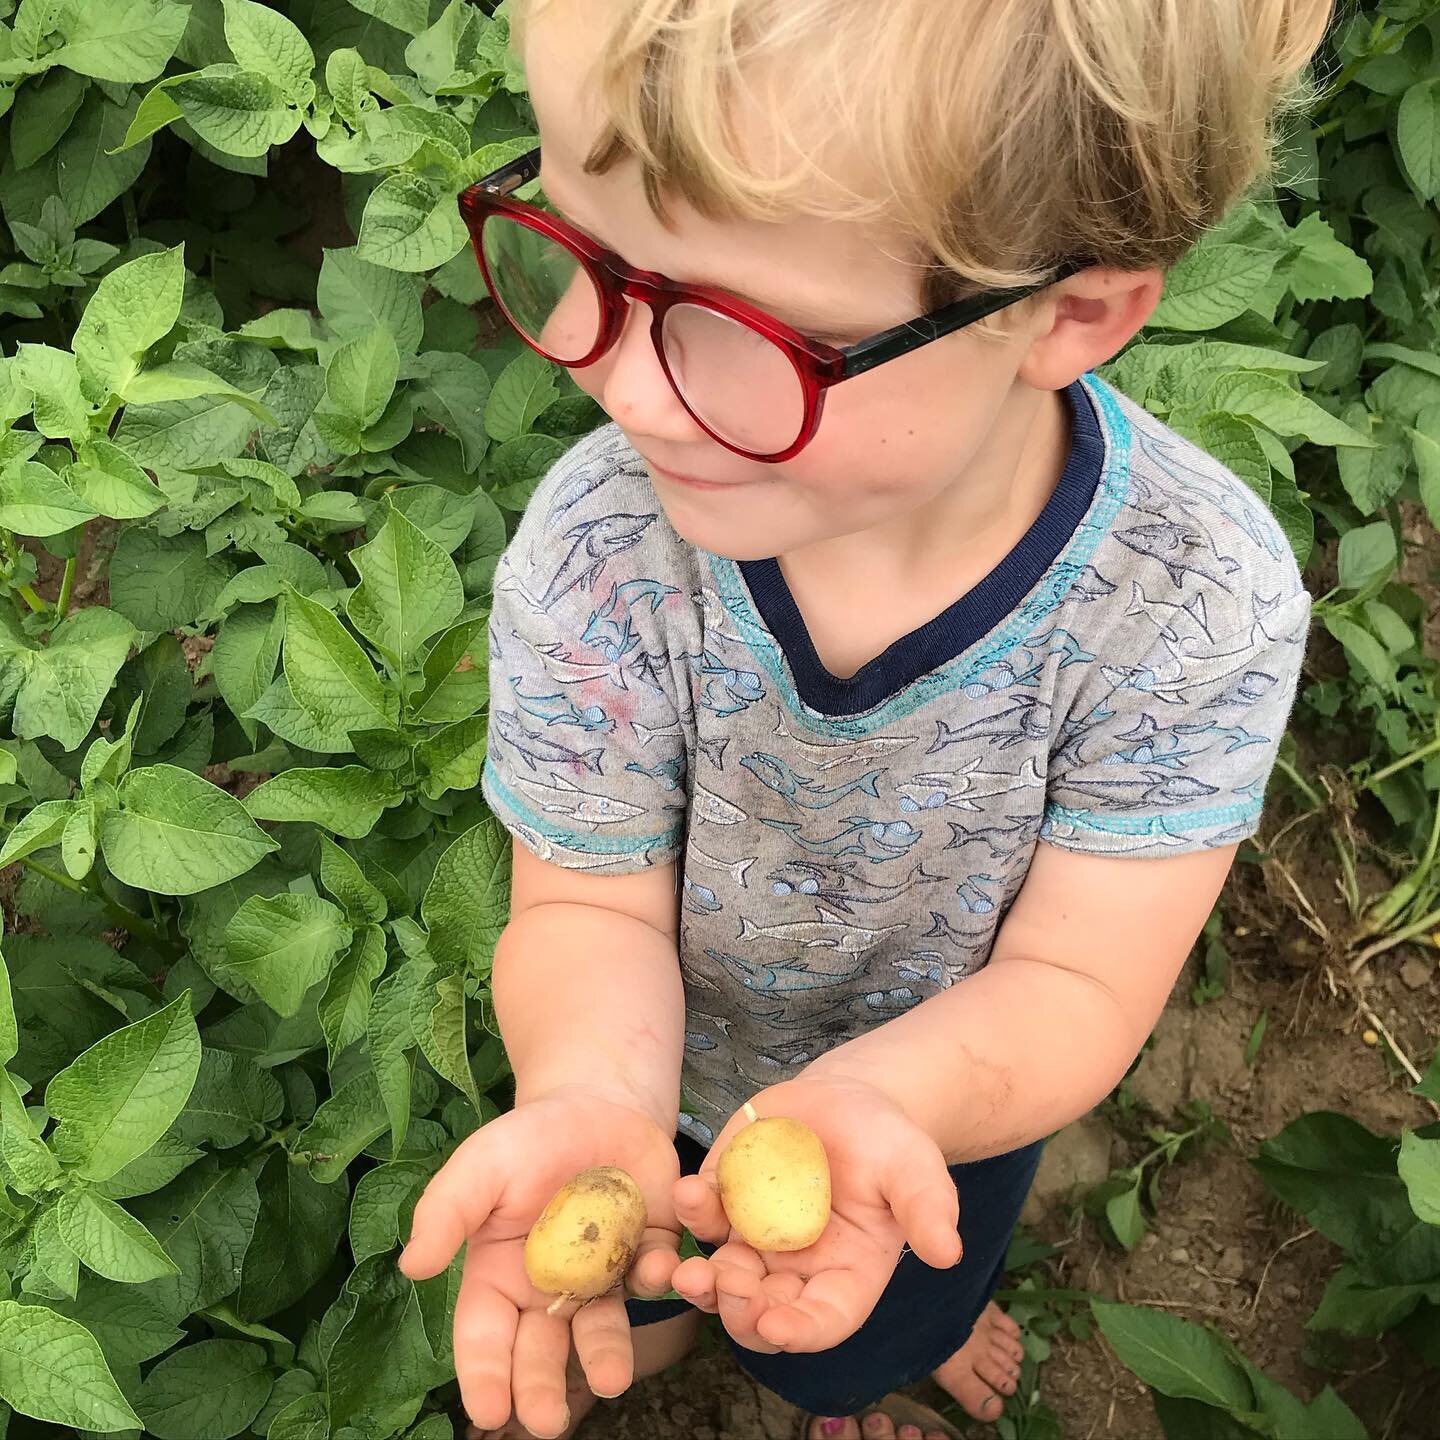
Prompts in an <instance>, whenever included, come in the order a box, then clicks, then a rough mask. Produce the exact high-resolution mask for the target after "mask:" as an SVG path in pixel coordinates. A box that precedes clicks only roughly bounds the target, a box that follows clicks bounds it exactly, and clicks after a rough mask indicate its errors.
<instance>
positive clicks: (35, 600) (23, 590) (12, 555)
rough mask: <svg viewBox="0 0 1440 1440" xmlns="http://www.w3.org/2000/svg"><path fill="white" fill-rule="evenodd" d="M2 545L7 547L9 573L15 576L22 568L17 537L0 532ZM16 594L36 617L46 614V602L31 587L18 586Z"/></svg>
mask: <svg viewBox="0 0 1440 1440" xmlns="http://www.w3.org/2000/svg"><path fill="white" fill-rule="evenodd" d="M0 545H3V546H4V547H5V558H6V559H7V560H8V561H9V562H10V563H9V572H10V574H12V575H13V574H14V573H15V571H16V570H17V569H19V567H20V547H19V546H18V545H17V544H16V543H15V537H14V536H13V535H12V534H11V533H10V532H9V531H8V530H0ZM7 578H8V577H7ZM15 593H16V594H17V595H18V596H19V597H20V598H21V599H22V600H23V601H24V602H25V603H26V604H27V605H28V606H29V607H30V609H31V610H32V611H33V612H34V613H35V614H36V615H43V614H44V613H45V610H46V608H47V607H46V605H45V602H44V601H43V600H42V599H41V598H40V597H39V596H38V595H37V594H36V593H35V591H34V590H33V589H32V588H31V587H30V586H29V585H17V586H16V587H15Z"/></svg>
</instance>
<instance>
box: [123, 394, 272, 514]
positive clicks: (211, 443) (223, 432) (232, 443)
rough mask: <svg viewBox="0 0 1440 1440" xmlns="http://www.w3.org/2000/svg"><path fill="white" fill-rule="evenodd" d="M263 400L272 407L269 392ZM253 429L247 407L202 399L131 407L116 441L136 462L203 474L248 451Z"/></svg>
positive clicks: (220, 397)
mask: <svg viewBox="0 0 1440 1440" xmlns="http://www.w3.org/2000/svg"><path fill="white" fill-rule="evenodd" d="M282 373H288V372H282ZM262 400H263V401H264V403H265V405H266V407H267V408H272V401H271V389H270V388H267V389H266V391H265V394H264V396H263V397H262ZM276 413H277V414H279V412H278V411H277V412H276ZM254 428H255V420H254V417H253V416H252V415H251V414H250V413H249V411H248V410H247V409H246V408H245V406H243V405H240V404H238V403H237V402H236V401H234V400H231V399H228V398H227V397H225V396H223V395H201V396H197V397H196V398H195V399H193V400H166V401H163V402H162V403H160V404H158V405H127V406H126V407H125V411H124V415H123V418H122V419H121V421H120V429H119V431H118V432H117V434H116V436H115V438H116V440H117V441H118V442H119V443H120V444H121V445H123V446H124V447H125V449H127V450H128V451H129V452H130V458H131V459H132V460H135V461H136V462H137V463H139V464H141V465H144V466H146V467H147V468H149V469H152V470H154V469H158V468H160V467H162V466H169V467H172V468H174V469H177V470H203V469H204V468H205V467H206V466H207V465H218V464H219V463H220V462H221V461H222V460H228V459H229V458H230V457H231V456H232V455H237V454H239V453H240V452H241V451H242V450H244V448H245V445H246V443H247V441H248V440H249V438H250V432H251V431H252V430H253V429H254ZM270 458H271V459H272V460H273V459H274V458H275V457H274V455H273V454H272V455H271V457H270ZM127 533H128V532H127Z"/></svg>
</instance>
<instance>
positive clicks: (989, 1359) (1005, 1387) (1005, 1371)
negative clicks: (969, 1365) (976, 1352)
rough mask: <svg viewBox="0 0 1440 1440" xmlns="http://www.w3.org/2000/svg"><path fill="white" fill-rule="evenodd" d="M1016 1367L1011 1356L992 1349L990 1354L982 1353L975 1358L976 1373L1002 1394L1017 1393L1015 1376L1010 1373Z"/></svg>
mask: <svg viewBox="0 0 1440 1440" xmlns="http://www.w3.org/2000/svg"><path fill="white" fill-rule="evenodd" d="M1013 1369H1014V1366H1013V1365H1011V1363H1010V1360H1009V1357H1008V1356H1005V1355H1002V1354H1000V1353H999V1352H998V1351H992V1352H991V1353H990V1354H988V1355H980V1356H977V1357H976V1359H975V1373H976V1375H978V1376H979V1377H980V1379H981V1380H983V1381H984V1382H985V1384H986V1385H988V1386H989V1387H990V1388H991V1389H992V1390H994V1391H995V1392H996V1393H997V1394H1000V1395H1013V1394H1014V1393H1015V1377H1014V1376H1013V1375H1012V1374H1011V1373H1010V1372H1011V1370H1013Z"/></svg>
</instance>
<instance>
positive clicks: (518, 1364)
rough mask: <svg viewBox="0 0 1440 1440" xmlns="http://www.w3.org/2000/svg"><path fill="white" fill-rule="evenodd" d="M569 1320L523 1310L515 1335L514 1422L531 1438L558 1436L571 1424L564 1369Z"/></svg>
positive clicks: (568, 1342) (567, 1345)
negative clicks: (530, 1435) (532, 1436)
mask: <svg viewBox="0 0 1440 1440" xmlns="http://www.w3.org/2000/svg"><path fill="white" fill-rule="evenodd" d="M570 1325H571V1322H570V1320H569V1319H562V1318H561V1316H559V1315H550V1314H547V1313H546V1312H545V1311H544V1310H526V1311H525V1312H524V1313H523V1314H522V1315H521V1316H520V1324H519V1328H518V1329H517V1331H516V1334H515V1366H514V1371H513V1374H512V1377H511V1385H512V1387H513V1389H514V1392H515V1418H516V1419H517V1420H519V1422H520V1423H521V1424H522V1425H523V1426H524V1427H525V1428H526V1429H527V1430H528V1431H529V1432H530V1433H531V1434H532V1435H535V1436H539V1437H541V1440H545V1437H548V1436H554V1435H559V1434H561V1433H562V1432H563V1431H564V1429H565V1427H566V1426H567V1425H568V1424H569V1423H570V1405H569V1402H568V1401H567V1400H566V1398H565V1366H566V1364H567V1363H568V1362H569V1359H570Z"/></svg>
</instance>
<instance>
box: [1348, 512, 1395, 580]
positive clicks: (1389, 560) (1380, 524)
mask: <svg viewBox="0 0 1440 1440" xmlns="http://www.w3.org/2000/svg"><path fill="white" fill-rule="evenodd" d="M1398 559H1399V551H1398V550H1397V548H1396V544H1395V531H1394V530H1393V529H1392V528H1391V526H1390V523H1389V521H1387V520H1377V521H1375V522H1374V523H1373V524H1371V525H1361V526H1359V527H1357V528H1356V529H1354V530H1347V531H1346V532H1345V534H1343V535H1342V536H1341V537H1340V553H1339V578H1340V585H1341V588H1342V589H1345V590H1366V589H1368V588H1369V587H1370V586H1371V585H1378V584H1379V583H1381V582H1382V581H1383V580H1384V579H1385V578H1386V577H1387V576H1388V575H1389V574H1390V572H1391V571H1392V570H1394V568H1395V565H1396V562H1397V561H1398Z"/></svg>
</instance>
